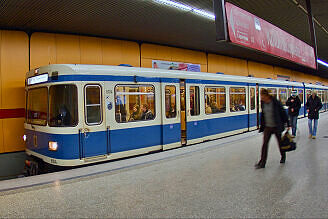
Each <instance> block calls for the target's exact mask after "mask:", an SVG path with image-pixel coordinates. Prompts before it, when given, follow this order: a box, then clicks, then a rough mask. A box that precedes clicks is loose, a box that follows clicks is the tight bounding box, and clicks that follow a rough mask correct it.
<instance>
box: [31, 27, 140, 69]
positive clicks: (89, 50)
mask: <svg viewBox="0 0 328 219" xmlns="http://www.w3.org/2000/svg"><path fill="white" fill-rule="evenodd" d="M64 63H66V64H67V63H70V64H96V65H119V64H130V65H132V66H135V67H139V66H140V50H139V45H138V44H137V43H135V42H130V41H123V40H112V39H104V38H96V37H85V36H76V35H65V34H48V33H34V34H32V37H31V68H36V67H39V66H42V65H48V64H64Z"/></svg>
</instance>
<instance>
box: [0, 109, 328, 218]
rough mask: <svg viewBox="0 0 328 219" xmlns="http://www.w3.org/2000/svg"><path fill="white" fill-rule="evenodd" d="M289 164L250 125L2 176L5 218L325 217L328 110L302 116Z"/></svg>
mask: <svg viewBox="0 0 328 219" xmlns="http://www.w3.org/2000/svg"><path fill="white" fill-rule="evenodd" d="M298 126H299V129H298V130H299V131H298V133H297V137H296V138H295V141H296V142H297V149H296V151H293V152H288V153H287V160H286V163H285V164H280V163H279V161H280V154H279V151H278V146H277V142H276V139H275V137H274V136H272V138H271V140H270V148H269V154H268V162H267V165H266V168H264V169H258V170H256V169H255V168H254V164H255V163H256V162H257V161H258V160H259V158H260V150H261V145H262V134H259V133H258V131H253V132H248V133H244V134H240V135H235V136H231V137H227V138H222V139H219V140H215V141H210V142H205V143H202V144H196V145H191V146H187V147H183V148H179V149H174V150H169V151H164V152H159V153H153V154H148V155H143V156H138V157H133V158H129V159H124V160H119V161H115V162H109V163H103V164H99V165H93V166H87V167H83V168H77V169H71V170H67V171H62V172H56V173H50V174H44V175H39V176H33V177H25V178H18V179H11V180H5V181H1V182H0V218H5V217H8V218H18V217H19V218H20V217H28V218H58V217H60V218H67V217H74V218H75V217H77V218H85V217H92V218H95V217H100V218H108V217H110V218H123V217H124V218H126V217H128V218H181V217H183V218H204V217H206V218H208V217H211V218H223V217H228V218H245V217H246V218H264V217H269V218H327V217H328V183H327V182H328V159H327V158H328V129H327V127H328V113H322V114H320V119H319V125H318V134H317V139H309V138H308V127H307V118H303V119H300V120H299V121H298Z"/></svg>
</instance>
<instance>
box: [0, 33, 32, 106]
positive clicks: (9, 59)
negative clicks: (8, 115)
mask: <svg viewBox="0 0 328 219" xmlns="http://www.w3.org/2000/svg"><path fill="white" fill-rule="evenodd" d="M0 48H1V52H0V63H1V64H0V69H1V70H0V72H1V90H2V92H1V96H2V98H1V103H2V104H1V108H2V109H15V108H24V107H25V98H24V96H25V93H24V92H25V89H24V86H25V84H24V81H25V74H26V72H27V71H28V36H27V34H25V33H24V32H20V31H1V47H0Z"/></svg>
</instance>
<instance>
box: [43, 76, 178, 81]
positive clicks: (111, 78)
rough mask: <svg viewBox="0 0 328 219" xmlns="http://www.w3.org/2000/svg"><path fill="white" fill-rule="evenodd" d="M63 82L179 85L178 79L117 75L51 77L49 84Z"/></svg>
mask: <svg viewBox="0 0 328 219" xmlns="http://www.w3.org/2000/svg"><path fill="white" fill-rule="evenodd" d="M62 81H129V82H136V81H137V82H165V83H179V82H180V80H179V79H176V78H156V77H141V76H117V75H60V76H58V78H56V79H54V78H53V77H50V79H49V82H62Z"/></svg>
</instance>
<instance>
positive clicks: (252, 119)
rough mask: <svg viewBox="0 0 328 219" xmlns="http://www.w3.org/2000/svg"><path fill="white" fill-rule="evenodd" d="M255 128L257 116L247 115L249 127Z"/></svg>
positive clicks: (253, 114) (254, 114)
mask: <svg viewBox="0 0 328 219" xmlns="http://www.w3.org/2000/svg"><path fill="white" fill-rule="evenodd" d="M254 126H257V114H256V113H252V114H250V115H249V127H254Z"/></svg>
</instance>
